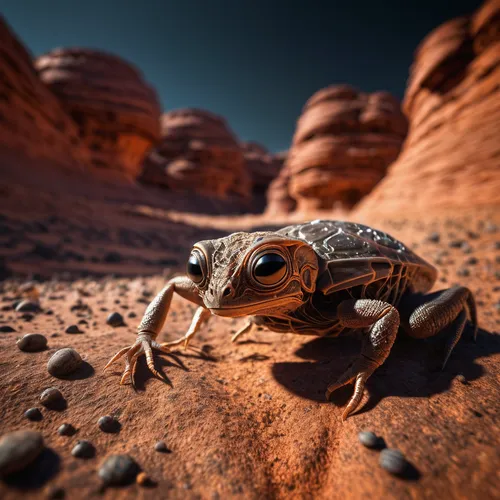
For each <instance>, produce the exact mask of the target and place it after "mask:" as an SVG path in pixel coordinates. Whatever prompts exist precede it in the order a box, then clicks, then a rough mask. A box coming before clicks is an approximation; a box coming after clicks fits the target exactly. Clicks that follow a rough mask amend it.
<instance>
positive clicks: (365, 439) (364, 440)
mask: <svg viewBox="0 0 500 500" xmlns="http://www.w3.org/2000/svg"><path fill="white" fill-rule="evenodd" d="M358 440H359V442H360V443H361V444H362V445H363V446H366V447H367V448H378V447H379V446H380V444H381V439H380V438H379V437H378V436H377V435H376V434H375V433H373V432H371V431H362V432H360V433H359V434H358Z"/></svg>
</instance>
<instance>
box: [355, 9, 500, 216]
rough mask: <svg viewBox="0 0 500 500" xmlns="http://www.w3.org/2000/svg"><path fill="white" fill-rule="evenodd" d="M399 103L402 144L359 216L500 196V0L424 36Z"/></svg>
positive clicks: (470, 203)
mask: <svg viewBox="0 0 500 500" xmlns="http://www.w3.org/2000/svg"><path fill="white" fill-rule="evenodd" d="M404 110H405V112H406V114H407V115H408V117H409V121H410V130H409V135H408V139H407V140H406V143H405V146H404V149H403V151H402V153H401V155H400V157H399V158H398V160H397V161H396V162H395V163H394V164H393V165H392V166H391V167H390V169H389V172H388V175H387V177H386V178H385V179H384V180H383V181H382V182H381V183H380V184H379V185H378V186H377V188H376V189H375V190H374V191H373V192H372V193H371V194H370V195H369V196H368V197H367V198H366V199H365V200H364V201H363V202H362V203H361V206H360V207H359V212H358V213H359V215H360V216H368V215H369V214H370V213H373V211H374V210H375V209H376V210H377V211H381V210H384V211H398V212H399V211H401V210H414V211H422V210H425V211H428V210H430V209H433V208H435V207H448V208H449V207H464V206H474V205H490V204H492V203H496V204H499V203H500V139H499V133H500V2H499V1H498V0H491V1H487V2H486V3H484V4H483V6H482V7H481V8H480V9H478V11H477V12H476V13H474V14H473V15H472V16H470V17H462V18H459V19H453V20H451V21H448V22H446V23H444V24H443V25H441V26H440V27H438V28H436V29H435V30H434V31H432V32H431V33H430V34H429V35H428V36H427V37H426V38H425V39H424V40H423V42H422V43H421V45H420V46H419V48H418V50H417V52H416V55H415V62H414V64H413V66H412V68H411V74H410V79H409V82H408V87H407V90H406V95H405V98H404Z"/></svg>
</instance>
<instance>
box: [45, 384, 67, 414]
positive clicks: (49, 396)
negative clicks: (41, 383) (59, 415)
mask: <svg viewBox="0 0 500 500" xmlns="http://www.w3.org/2000/svg"><path fill="white" fill-rule="evenodd" d="M40 403H42V405H43V406H45V407H46V408H50V409H52V410H56V409H61V407H63V406H65V403H66V400H65V399H64V396H63V395H62V393H61V391H60V390H59V389H57V388H56V387H49V388H48V389H45V390H44V391H43V392H42V394H41V395H40Z"/></svg>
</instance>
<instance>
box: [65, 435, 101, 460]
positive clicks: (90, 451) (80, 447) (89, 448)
mask: <svg viewBox="0 0 500 500" xmlns="http://www.w3.org/2000/svg"><path fill="white" fill-rule="evenodd" d="M71 454H72V455H73V456H74V457H76V458H92V457H93V456H94V455H95V448H94V445H93V444H92V443H91V442H90V441H86V440H85V439H82V440H80V441H78V443H76V445H75V447H74V448H73V449H72V450H71Z"/></svg>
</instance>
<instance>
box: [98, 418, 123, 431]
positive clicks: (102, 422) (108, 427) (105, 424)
mask: <svg viewBox="0 0 500 500" xmlns="http://www.w3.org/2000/svg"><path fill="white" fill-rule="evenodd" d="M97 425H99V429H101V431H103V432H108V433H111V434H114V433H117V432H119V430H120V428H121V425H120V422H118V420H116V418H115V417H111V416H109V415H105V416H104V417H101V418H100V419H99V420H98V421H97Z"/></svg>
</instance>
